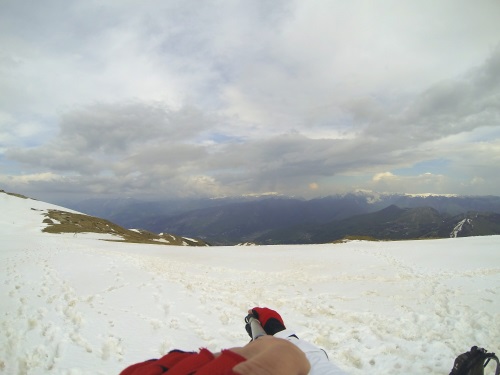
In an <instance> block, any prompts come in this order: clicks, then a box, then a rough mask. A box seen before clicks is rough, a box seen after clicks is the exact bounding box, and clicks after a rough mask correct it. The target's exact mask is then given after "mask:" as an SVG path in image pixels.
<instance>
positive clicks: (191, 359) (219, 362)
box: [120, 349, 246, 375]
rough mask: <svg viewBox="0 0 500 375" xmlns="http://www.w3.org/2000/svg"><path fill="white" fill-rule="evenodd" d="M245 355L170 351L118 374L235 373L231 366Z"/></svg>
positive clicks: (184, 374)
mask: <svg viewBox="0 0 500 375" xmlns="http://www.w3.org/2000/svg"><path fill="white" fill-rule="evenodd" d="M245 360H246V359H245V357H242V356H241V355H239V354H236V353H234V352H232V351H230V350H223V351H222V354H221V355H220V356H218V357H217V358H216V357H215V356H214V355H213V354H212V353H211V352H210V351H209V350H207V349H201V350H200V352H199V353H194V352H170V353H168V354H167V355H165V356H163V357H162V358H160V359H158V360H151V361H146V362H140V363H136V364H135V365H132V366H129V367H127V368H126V369H125V370H123V371H122V372H121V373H120V375H160V374H168V375H189V374H196V375H237V374H236V373H234V372H233V371H232V368H233V367H234V366H236V365H237V364H238V363H240V362H243V361H245Z"/></svg>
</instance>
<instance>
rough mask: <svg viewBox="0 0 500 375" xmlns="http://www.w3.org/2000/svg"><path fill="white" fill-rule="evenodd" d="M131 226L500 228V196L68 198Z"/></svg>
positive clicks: (444, 233)
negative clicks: (194, 198) (170, 199)
mask: <svg viewBox="0 0 500 375" xmlns="http://www.w3.org/2000/svg"><path fill="white" fill-rule="evenodd" d="M64 205H65V206H66V207H69V208H72V209H75V210H78V211H81V212H85V213H88V214H90V215H94V216H98V217H102V218H105V219H108V220H110V221H112V222H114V223H117V224H119V225H121V226H123V227H126V228H141V229H145V230H148V231H151V232H155V233H160V232H168V233H176V234H178V235H181V236H190V237H195V238H201V239H203V240H204V241H205V242H207V243H210V244H213V245H234V244H238V243H244V242H250V243H251V242H255V243H258V244H284V243H296V244H298V243H323V242H330V241H337V240H341V239H343V238H345V237H349V236H350V237H357V238H359V237H364V238H373V239H387V240H398V239H410V238H412V239H413V238H443V237H454V236H458V237H461V236H476V235H492V234H500V197H498V196H442V195H407V194H378V193H373V192H354V193H349V194H343V195H332V196H328V197H324V198H316V199H311V200H304V199H298V198H293V197H285V196H271V197H270V196H261V197H259V196H252V197H248V196H247V197H230V198H219V199H197V200H187V199H186V200H175V201H173V200H172V201H155V202H151V201H149V202H146V201H140V200H134V199H113V200H87V201H82V202H79V203H74V202H65V204H64Z"/></svg>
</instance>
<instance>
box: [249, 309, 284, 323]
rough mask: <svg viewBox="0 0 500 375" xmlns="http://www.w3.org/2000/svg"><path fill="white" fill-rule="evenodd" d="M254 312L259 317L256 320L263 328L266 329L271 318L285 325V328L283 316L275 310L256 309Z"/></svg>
mask: <svg viewBox="0 0 500 375" xmlns="http://www.w3.org/2000/svg"><path fill="white" fill-rule="evenodd" d="M252 311H253V312H254V314H256V315H257V316H256V318H257V319H258V320H259V322H260V323H261V324H262V327H264V326H265V325H266V323H267V321H268V320H269V319H271V318H275V319H277V320H278V321H279V322H280V323H281V324H282V325H283V327H284V326H285V323H283V319H282V318H281V315H280V314H278V313H277V312H276V311H274V310H271V309H268V308H267V307H254V308H253V309H252Z"/></svg>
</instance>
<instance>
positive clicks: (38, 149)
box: [0, 0, 500, 195]
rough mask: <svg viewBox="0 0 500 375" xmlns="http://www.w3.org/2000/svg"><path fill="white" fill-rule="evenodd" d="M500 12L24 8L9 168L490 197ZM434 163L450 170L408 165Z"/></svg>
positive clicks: (148, 182)
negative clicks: (443, 161)
mask: <svg viewBox="0 0 500 375" xmlns="http://www.w3.org/2000/svg"><path fill="white" fill-rule="evenodd" d="M499 15H500V3H498V2H497V1H490V0H479V1H477V2H474V3H470V2H466V1H460V3H459V4H458V5H457V3H455V2H440V3H439V4H436V3H435V2H431V1H427V0H425V1H420V2H414V3H408V2H400V1H394V0H386V1H382V2H377V4H373V3H372V2H369V1H362V0H356V1H352V2H344V1H317V2H314V3H312V2H299V1H296V2H290V1H273V2H267V1H253V2H239V3H238V2H236V3H235V2H225V1H222V2H220V1H206V2H202V3H200V2H198V1H192V0H187V1H176V0H168V1H161V2H160V1H157V0H146V1H144V2H142V3H141V5H140V6H137V5H134V6H131V4H130V3H127V2H125V3H124V2H108V3H97V2H94V1H75V2H72V3H71V4H66V3H64V4H63V2H61V1H58V0H49V1H47V2H44V4H43V5H42V4H41V3H35V4H32V6H31V7H29V8H26V7H25V6H24V5H23V3H22V2H9V3H6V4H4V7H3V11H2V14H0V43H1V44H2V46H4V49H3V51H2V52H0V130H1V135H0V163H1V164H2V165H0V168H1V169H0V170H1V171H2V173H4V174H9V173H10V174H11V175H15V174H16V172H15V171H29V173H33V174H37V173H46V172H47V171H49V172H50V173H55V174H60V175H62V176H64V177H65V178H66V179H65V180H64V181H63V182H62V183H61V182H60V181H59V182H58V188H61V187H64V188H66V189H68V190H72V189H74V191H82V190H85V189H87V190H88V191H93V192H102V191H115V192H121V191H127V193H128V194H134V193H135V194H142V193H143V192H144V191H148V192H151V193H155V191H156V193H158V194H161V193H165V194H171V195H175V194H181V193H182V194H185V193H189V192H192V194H202V193H205V194H215V193H216V192H217V193H224V194H231V193H234V194H239V193H253V192H263V191H278V192H283V193H293V194H297V195H300V194H301V192H302V193H303V194H307V193H311V192H314V193H317V194H327V193H329V192H335V189H340V188H342V189H345V188H346V186H348V185H349V184H353V186H356V187H360V188H373V185H378V186H379V187H381V188H382V187H385V188H388V189H389V188H391V189H403V190H405V191H406V190H409V189H410V188H413V187H414V188H418V189H424V188H426V189H427V190H429V191H430V190H432V189H441V190H448V191H446V192H454V191H456V190H458V189H462V191H465V190H466V189H470V191H472V192H473V191H481V192H482V193H484V192H490V193H493V192H495V191H496V189H497V186H498V185H495V184H496V183H497V181H496V180H495V179H494V178H492V177H491V175H492V171H493V170H496V168H497V167H496V166H497V165H498V157H499V150H498V147H497V143H498V142H499V140H500V130H499V126H498V119H499V117H500V105H499V101H498V95H499V92H500V80H499V78H498V77H500V47H496V46H497V44H498V42H500V40H499V36H498V16H499ZM434 159H446V160H448V161H449V164H450V165H446V166H443V167H441V170H439V171H434V170H433V174H432V175H430V176H425V175H424V174H422V173H421V171H415V173H413V172H412V173H410V174H411V175H412V176H413V177H404V176H399V175H398V173H397V170H398V169H401V168H412V166H415V165H418V164H419V163H420V162H422V161H427V160H434ZM380 171H391V172H387V173H386V174H379V175H377V173H379V172H380ZM17 173H19V174H20V172H17ZM388 173H394V174H388ZM374 175H375V177H374ZM139 176H140V177H139ZM474 178H477V181H480V180H481V179H482V180H483V181H484V183H483V184H470V183H469V182H470V181H472V180H473V179H474ZM311 181H313V182H314V183H315V184H317V186H318V188H315V189H311V186H315V185H310V184H312V182H311ZM47 184H49V182H47ZM383 184H386V185H385V186H383ZM412 184H416V185H413V186H412ZM37 186H39V187H40V188H44V189H48V188H47V186H48V185H43V187H42V186H41V185H37ZM479 187H480V190H475V189H476V188H477V189H479Z"/></svg>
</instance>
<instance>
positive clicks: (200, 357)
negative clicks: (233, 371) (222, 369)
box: [168, 349, 215, 375]
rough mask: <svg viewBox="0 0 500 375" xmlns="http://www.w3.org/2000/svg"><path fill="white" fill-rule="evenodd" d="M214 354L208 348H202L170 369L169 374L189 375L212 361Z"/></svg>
mask: <svg viewBox="0 0 500 375" xmlns="http://www.w3.org/2000/svg"><path fill="white" fill-rule="evenodd" d="M214 358H215V357H214V355H213V354H212V353H211V352H210V351H208V350H207V349H201V350H200V352H199V353H198V354H196V355H193V356H191V357H188V358H186V359H183V360H182V361H180V362H179V363H177V364H176V365H175V366H174V367H172V368H171V369H170V370H169V371H168V375H189V374H191V373H193V372H196V373H198V371H197V370H198V369H200V368H201V367H203V366H205V365H206V364H207V363H210V362H211V361H213V359H214Z"/></svg>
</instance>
